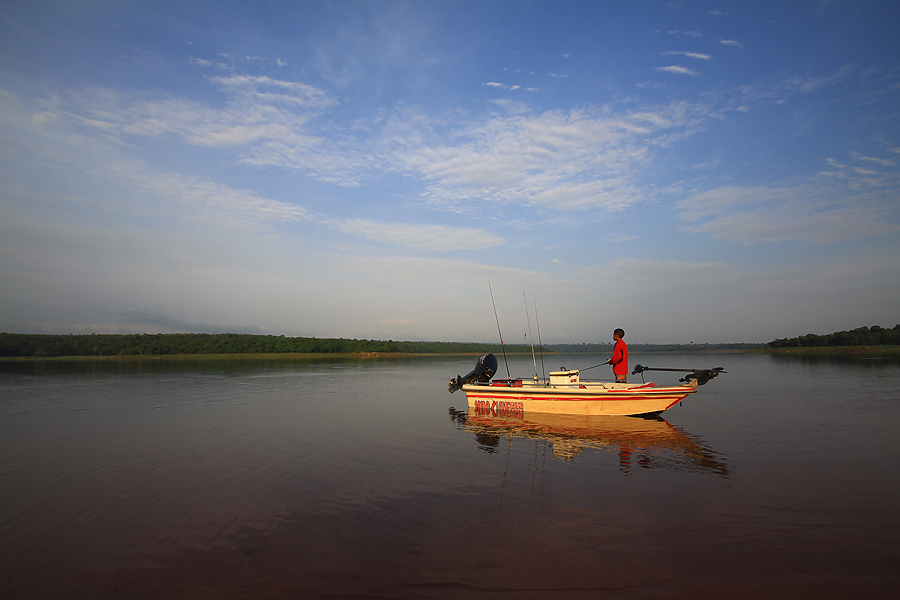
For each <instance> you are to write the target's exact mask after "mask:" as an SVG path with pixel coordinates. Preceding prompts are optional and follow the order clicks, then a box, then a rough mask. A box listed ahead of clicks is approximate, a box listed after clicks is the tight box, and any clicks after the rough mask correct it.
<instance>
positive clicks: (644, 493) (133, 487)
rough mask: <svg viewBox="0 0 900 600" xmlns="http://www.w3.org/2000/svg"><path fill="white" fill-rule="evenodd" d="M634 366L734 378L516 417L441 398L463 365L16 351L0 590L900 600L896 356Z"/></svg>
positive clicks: (0, 534)
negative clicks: (688, 390) (608, 407)
mask: <svg viewBox="0 0 900 600" xmlns="http://www.w3.org/2000/svg"><path fill="white" fill-rule="evenodd" d="M605 358H606V357H599V356H591V355H555V356H545V357H544V362H545V364H546V370H547V371H549V370H551V369H556V368H558V367H560V366H563V365H565V366H566V367H568V368H570V369H577V368H585V367H587V366H592V365H595V364H597V363H598V362H600V361H602V360H605ZM631 362H632V363H637V362H640V363H642V364H645V365H650V366H655V367H674V368H710V367H715V366H722V367H724V368H725V371H726V373H725V374H722V375H720V376H719V377H718V378H717V379H715V380H713V381H711V382H710V383H709V384H707V385H705V386H702V387H701V388H700V389H699V392H698V393H697V394H695V395H692V396H689V397H688V398H686V399H685V400H684V401H683V403H681V405H676V406H674V407H673V408H671V409H670V410H668V411H667V412H665V413H663V415H662V419H657V420H648V419H637V418H631V417H618V418H605V419H603V418H594V419H586V418H580V419H579V418H575V417H569V418H563V417H553V416H541V415H526V416H525V419H522V420H519V421H516V420H510V419H505V418H493V417H491V416H490V415H477V414H475V413H474V411H472V412H469V411H467V409H466V402H465V396H464V395H463V393H462V392H457V393H455V394H452V395H451V394H449V393H448V392H447V381H448V380H449V378H450V377H451V376H454V375H457V374H459V373H462V374H465V373H467V372H468V371H469V370H471V368H472V367H473V366H474V358H473V357H452V358H447V357H442V358H431V357H428V358H426V357H421V358H387V359H357V360H350V359H342V358H323V359H318V360H302V361H301V360H256V361H241V360H228V361H168V362H167V361H160V360H144V361H140V362H138V361H101V362H50V361H47V362H25V363H11V362H6V363H0V428H2V429H0V431H2V434H0V540H3V545H2V549H0V578H2V579H0V589H2V590H3V591H4V593H3V596H4V597H5V598H60V597H66V598H100V599H104V598H134V597H149V598H156V597H158V598H334V597H352V598H458V597H461V596H465V597H467V598H492V599H495V598H504V599H505V598H510V599H511V598H597V597H613V596H615V597H617V598H657V597H667V598H722V597H728V598H759V597H767V598H797V597H815V598H848V597H868V598H896V597H897V596H898V593H900V569H898V565H900V501H898V498H900V477H898V474H900V435H898V432H900V361H898V358H897V356H896V355H893V356H890V355H884V356H876V355H828V356H808V357H802V356H796V355H762V354H727V355H708V354H691V355H670V354H657V355H644V356H637V355H635V354H633V355H632V357H631ZM509 366H510V371H511V374H512V375H513V376H525V377H529V376H530V375H531V374H532V373H533V370H534V366H533V364H532V358H531V357H530V356H529V357H527V358H526V357H511V358H510V360H509ZM537 368H538V370H539V371H541V369H542V366H541V364H540V359H538V365H537ZM607 371H608V367H602V368H599V369H595V370H593V371H588V372H586V373H585V376H587V375H590V376H591V377H599V378H606V377H609V376H610V374H609V373H608V372H607ZM505 375H506V369H505V365H504V362H503V360H502V359H501V362H500V376H505ZM650 375H653V378H652V379H653V380H654V381H656V382H657V383H660V384H671V383H675V381H676V379H677V375H676V374H671V373H652V372H648V373H645V377H646V379H647V380H648V381H649V380H651V377H650ZM637 377H638V378H640V376H637Z"/></svg>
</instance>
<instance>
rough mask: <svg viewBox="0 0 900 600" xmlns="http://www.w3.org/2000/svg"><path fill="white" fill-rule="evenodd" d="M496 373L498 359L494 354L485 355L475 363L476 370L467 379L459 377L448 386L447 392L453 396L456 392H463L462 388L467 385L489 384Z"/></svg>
mask: <svg viewBox="0 0 900 600" xmlns="http://www.w3.org/2000/svg"><path fill="white" fill-rule="evenodd" d="M496 372H497V358H496V357H495V356H494V355H493V354H485V355H484V356H482V357H481V358H479V359H478V362H476V363H475V368H474V369H473V370H472V372H471V373H469V374H468V375H466V376H465V377H463V376H462V375H457V376H456V377H454V378H453V379H451V380H450V383H449V384H448V385H447V390H448V391H449V392H450V393H451V394H452V393H453V392H455V391H456V390H461V389H462V386H463V385H464V384H466V383H475V382H476V381H478V382H480V383H487V382H488V381H490V380H491V377H493V376H494V374H495V373H496Z"/></svg>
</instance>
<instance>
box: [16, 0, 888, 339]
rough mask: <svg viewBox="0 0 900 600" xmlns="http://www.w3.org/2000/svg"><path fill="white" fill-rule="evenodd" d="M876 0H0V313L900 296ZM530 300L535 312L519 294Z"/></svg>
mask: <svg viewBox="0 0 900 600" xmlns="http://www.w3.org/2000/svg"><path fill="white" fill-rule="evenodd" d="M897 31H900V8H898V7H897V5H896V3H893V2H867V1H856V0H854V1H849V0H830V1H828V0H815V1H812V0H809V1H806V0H800V1H797V2H769V1H760V2H752V3H750V2H738V1H709V2H705V1H697V2H690V1H685V2H655V1H649V0H647V1H643V0H642V1H638V2H618V1H616V2H614V1H600V0H598V1H587V2H529V1H523V0H516V1H494V2H492V1H482V2H466V1H463V0H450V1H442V0H435V1H410V2H387V1H386V2H365V1H361V0H353V1H349V0H334V1H330V2H328V1H322V2H311V1H307V2H301V1H296V2H290V1H283V2H266V1H261V2H252V3H251V2H191V1H184V0H181V1H179V2H166V1H155V2H139V1H133V2H131V1H126V0H123V1H118V0H116V1H112V0H110V1H103V0H96V1H94V0H83V1H78V2H71V1H62V0H61V1H45V0H7V1H6V2H4V3H3V4H2V6H0V153H2V154H0V331H8V332H23V333H84V332H86V333H90V332H97V333H131V332H136V333H140V332H149V333H156V332H225V331H231V332H247V333H271V334H276V335H281V334H284V335H288V336H296V335H302V336H317V337H356V338H375V339H400V340H446V341H489V342H491V341H496V338H497V326H496V321H495V317H494V312H493V308H492V306H491V290H492V291H493V297H494V300H495V301H496V306H497V313H498V317H499V321H500V325H501V328H502V329H503V335H504V341H506V342H507V343H511V342H516V341H521V340H523V339H524V336H525V332H526V331H527V327H528V325H527V318H526V301H527V303H528V310H529V311H530V312H529V316H530V318H531V321H532V329H533V331H534V333H533V335H534V336H535V337H536V328H537V324H538V322H539V324H540V333H541V337H542V340H543V341H544V342H545V343H547V342H597V341H607V340H609V338H610V333H611V331H612V329H613V328H615V327H623V328H625V330H626V332H627V333H628V335H627V337H626V340H628V341H631V342H632V343H688V342H691V341H693V342H695V343H699V342H732V341H743V342H765V341H769V340H772V339H774V338H776V337H790V336H795V335H800V334H804V333H810V332H813V333H830V332H832V331H836V330H843V329H850V328H855V327H859V326H862V325H882V326H886V327H892V326H894V325H895V324H896V323H898V322H900V169H898V165H900V36H898V35H897ZM535 311H537V319H535Z"/></svg>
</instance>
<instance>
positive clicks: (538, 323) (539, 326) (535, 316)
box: [531, 296, 547, 379]
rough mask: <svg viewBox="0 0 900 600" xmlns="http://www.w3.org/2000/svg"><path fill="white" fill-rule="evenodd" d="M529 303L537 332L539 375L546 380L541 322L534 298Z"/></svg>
mask: <svg viewBox="0 0 900 600" xmlns="http://www.w3.org/2000/svg"><path fill="white" fill-rule="evenodd" d="M531 303H532V304H534V323H535V325H537V330H538V348H540V349H541V375H542V376H543V377H544V379H547V372H546V371H545V370H544V344H543V343H542V342H541V320H540V319H538V311H537V301H535V299H534V296H532V297H531Z"/></svg>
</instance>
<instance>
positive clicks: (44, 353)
mask: <svg viewBox="0 0 900 600" xmlns="http://www.w3.org/2000/svg"><path fill="white" fill-rule="evenodd" d="M506 351H507V352H525V351H526V346H524V345H520V346H509V345H508V346H506ZM527 351H528V352H530V349H528V350H527ZM487 352H494V353H498V354H499V353H501V352H502V349H501V347H500V345H499V344H496V345H492V344H479V343H461V342H397V341H394V340H386V341H385V340H356V339H343V338H308V337H285V336H275V335H250V334H238V333H218V334H205V333H157V334H147V333H144V334H91V335H47V334H20V333H0V356H4V357H23V358H25V357H33V358H52V357H61V356H171V355H177V354H272V353H284V354H345V353H346V354H367V353H404V354H467V353H487Z"/></svg>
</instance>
